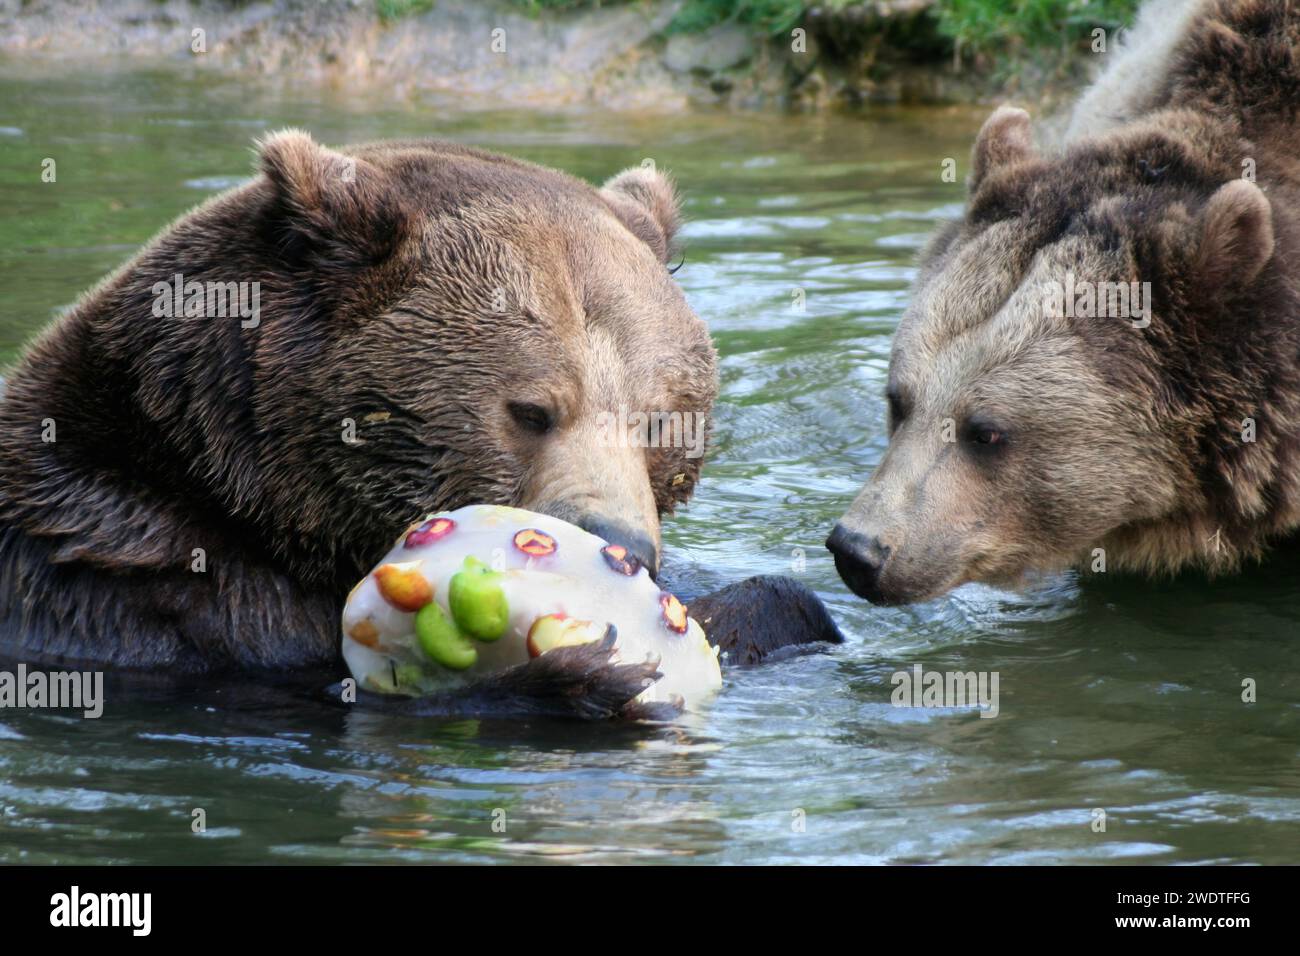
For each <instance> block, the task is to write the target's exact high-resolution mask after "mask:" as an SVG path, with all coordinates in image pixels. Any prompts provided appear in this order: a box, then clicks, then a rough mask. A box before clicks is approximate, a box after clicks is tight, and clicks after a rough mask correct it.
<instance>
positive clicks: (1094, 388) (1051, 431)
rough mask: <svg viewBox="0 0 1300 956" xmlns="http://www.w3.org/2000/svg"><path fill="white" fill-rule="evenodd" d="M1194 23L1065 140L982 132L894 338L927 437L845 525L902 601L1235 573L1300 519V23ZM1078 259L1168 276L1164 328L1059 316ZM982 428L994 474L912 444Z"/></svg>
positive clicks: (1150, 44) (1236, 19) (1135, 50)
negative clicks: (1053, 288)
mask: <svg viewBox="0 0 1300 956" xmlns="http://www.w3.org/2000/svg"><path fill="white" fill-rule="evenodd" d="M1172 6H1178V5H1171V4H1169V3H1164V2H1160V3H1157V4H1156V6H1155V7H1154V8H1152V9H1150V10H1148V11H1146V12H1145V13H1144V14H1143V15H1142V17H1141V18H1140V23H1139V26H1138V28H1137V29H1136V30H1135V31H1134V34H1133V35H1132V37H1131V38H1130V41H1129V46H1128V48H1127V49H1126V50H1125V51H1124V52H1123V53H1121V54H1120V55H1119V56H1118V58H1117V59H1116V60H1115V61H1114V63H1113V65H1112V67H1111V68H1110V70H1109V71H1108V72H1107V73H1105V74H1103V76H1102V77H1101V78H1100V79H1099V80H1098V83H1097V85H1096V86H1095V87H1094V89H1093V90H1092V92H1090V93H1088V94H1086V95H1085V96H1084V97H1083V98H1082V99H1081V100H1080V102H1079V105H1078V107H1077V108H1076V111H1075V115H1074V119H1073V121H1072V123H1071V134H1070V136H1069V137H1068V138H1067V140H1066V141H1065V142H1064V143H1063V144H1062V145H1061V146H1059V147H1058V148H1056V149H1045V150H1042V151H1040V150H1038V149H1035V148H1034V147H1033V145H1032V142H1031V140H1030V136H1029V127H1028V121H1027V118H1026V117H1025V116H1024V114H1023V113H1019V111H1012V110H1000V111H998V112H997V113H995V114H994V116H992V117H990V119H989V121H988V123H986V125H985V128H984V130H983V131H982V132H981V134H980V137H979V139H978V141H977V143H976V146H975V149H974V154H973V158H972V175H971V179H970V182H969V193H970V195H969V202H968V206H967V210H966V214H965V217H964V218H963V219H962V220H961V221H960V222H957V223H953V224H951V225H949V226H947V227H945V228H944V229H942V230H940V232H939V233H938V234H937V235H936V236H935V237H934V238H933V239H932V241H931V242H930V244H929V246H928V248H927V250H926V252H925V254H924V255H923V258H922V261H921V264H920V269H919V275H918V279H917V282H916V284H915V287H914V294H913V300H912V303H911V305H910V306H909V309H908V313H907V314H906V315H905V316H904V319H903V322H902V323H901V325H900V328H899V332H898V334H897V336H896V338H895V343H894V356H893V360H892V362H891V373H890V374H891V388H893V389H898V390H901V392H902V393H903V394H905V395H910V396H911V397H912V404H913V405H914V406H915V415H914V417H915V418H916V419H917V423H916V424H914V425H913V424H912V423H911V420H908V421H905V422H904V423H903V424H902V426H901V430H900V431H899V432H898V433H897V434H896V435H895V436H894V437H892V438H891V442H890V447H889V449H888V450H887V452H886V455H885V458H884V459H883V460H882V463H881V466H880V468H879V469H878V470H877V474H876V477H874V478H873V480H872V483H871V484H870V485H868V487H867V489H865V490H864V492H863V494H862V495H861V496H860V498H859V500H858V501H857V502H855V504H854V506H853V507H852V508H851V509H850V510H849V512H848V514H847V515H846V516H845V519H844V523H845V525H846V526H847V527H849V528H851V529H852V530H855V531H858V532H860V533H862V534H864V535H875V536H877V537H878V538H879V540H880V541H882V542H883V543H884V544H886V545H888V546H890V549H891V557H890V560H889V563H887V564H886V565H885V567H884V569H883V571H882V572H881V576H880V581H881V589H882V591H883V592H884V597H885V599H887V600H916V599H920V598H923V597H926V596H932V595H934V594H937V593H941V592H942V591H943V590H946V589H948V588H950V587H953V586H956V585H958V584H961V583H963V582H964V581H969V580H983V581H989V582H992V583H1000V584H1010V583H1016V582H1018V581H1021V580H1023V576H1024V574H1025V573H1027V572H1032V571H1045V570H1054V569H1059V568H1063V567H1066V566H1070V565H1074V566H1076V567H1080V568H1083V569H1089V568H1090V567H1091V565H1092V562H1093V559H1094V555H1095V553H1096V552H1095V551H1094V549H1097V548H1101V549H1103V551H1104V554H1105V558H1106V570H1108V571H1115V570H1121V571H1123V570H1129V571H1136V572H1140V573H1144V574H1150V575H1162V574H1169V573H1173V572H1175V571H1177V570H1179V569H1182V568H1189V567H1190V568H1199V569H1201V570H1203V571H1206V572H1209V573H1221V572H1228V571H1233V570H1235V569H1237V568H1238V567H1240V566H1241V564H1242V562H1243V561H1246V560H1251V559H1256V558H1258V557H1260V556H1261V555H1263V554H1264V553H1265V551H1266V550H1267V548H1268V546H1269V545H1270V544H1271V543H1273V542H1276V541H1279V540H1281V539H1283V538H1286V537H1289V536H1291V535H1292V534H1293V532H1294V531H1295V530H1296V528H1297V526H1300V272H1297V263H1298V262H1300V160H1298V159H1297V157H1300V123H1297V110H1298V109H1300V8H1296V7H1295V5H1293V4H1292V5H1288V4H1286V3H1285V2H1283V0H1241V2H1193V3H1191V4H1185V5H1181V6H1180V7H1179V10H1176V11H1173V12H1171V7H1172ZM1180 11H1181V12H1180ZM1180 29H1181V31H1182V32H1181V33H1180V32H1177V31H1178V30H1180ZM1171 30H1173V31H1174V32H1175V35H1174V36H1173V37H1172V39H1171V38H1170V36H1169V31H1171ZM1247 159H1250V160H1253V161H1254V163H1255V168H1256V180H1255V185H1256V186H1258V189H1255V188H1254V186H1251V185H1250V184H1248V183H1243V182H1242V173H1243V161H1244V160H1247ZM1067 265H1068V266H1069V267H1070V269H1071V270H1072V271H1076V272H1077V273H1078V274H1079V275H1078V277H1079V278H1082V279H1087V278H1094V279H1106V280H1112V279H1119V280H1132V281H1149V282H1150V283H1151V298H1152V301H1153V303H1154V313H1153V316H1152V321H1151V325H1150V327H1149V328H1146V329H1144V330H1141V331H1138V330H1135V329H1134V328H1132V327H1130V325H1129V324H1128V323H1126V322H1124V321H1122V320H1120V319H1087V320H1080V319H1075V318H1066V317H1064V316H1049V315H1046V314H1044V312H1043V305H1042V301H1043V299H1042V293H1041V291H1038V290H1040V289H1041V287H1040V286H1039V284H1038V283H1039V282H1040V281H1041V280H1044V279H1049V278H1054V279H1058V280H1059V279H1060V278H1061V276H1062V274H1063V273H1064V272H1065V271H1067ZM981 409H992V410H993V413H994V415H995V416H1002V417H1003V419H1004V420H1005V421H1007V422H1009V427H1010V433H1011V436H1012V437H1011V439H1010V442H1009V443H1008V444H1007V445H1006V446H1005V451H1004V452H1002V453H1001V454H1002V457H1001V458H999V459H997V460H996V462H997V463H995V464H994V463H991V464H988V465H980V464H978V463H974V460H973V458H972V456H971V455H970V453H969V452H968V451H966V450H965V449H964V448H963V447H959V445H947V446H943V445H940V444H939V443H938V439H937V437H935V438H926V439H925V440H924V441H922V440H921V439H920V438H919V437H918V436H917V434H916V433H915V432H913V431H909V429H913V428H926V429H928V428H934V429H935V435H937V428H938V424H937V423H938V421H939V420H940V417H941V416H944V415H956V416H957V421H958V422H960V421H961V420H962V419H961V414H962V412H963V410H966V411H971V410H973V411H979V410H981ZM921 418H924V423H922V422H921ZM1247 418H1251V419H1253V420H1254V421H1255V423H1256V427H1257V431H1256V440H1255V441H1253V442H1246V441H1243V440H1242V429H1243V421H1244V420H1245V419H1247ZM1018 426H1023V427H1020V428H1019V429H1018ZM927 434H928V433H927ZM936 454H937V455H938V457H937V458H936V457H935V456H936ZM990 461H993V460H992V459H990ZM918 476H924V477H918Z"/></svg>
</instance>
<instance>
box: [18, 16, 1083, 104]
mask: <svg viewBox="0 0 1300 956" xmlns="http://www.w3.org/2000/svg"><path fill="white" fill-rule="evenodd" d="M679 2H680V0H646V2H641V3H632V4H628V5H619V6H614V7H603V8H599V9H590V10H577V11H567V12H547V13H546V14H545V15H542V16H530V15H527V14H525V13H522V12H520V9H519V7H518V6H515V5H511V4H508V3H506V2H504V0H484V2H463V0H439V2H437V3H435V4H434V5H433V7H432V8H431V9H427V10H421V9H419V8H418V7H417V8H413V9H410V10H409V11H408V12H405V13H402V14H401V15H400V16H389V17H384V16H381V14H380V12H379V9H378V7H377V5H376V4H375V3H374V2H371V0H197V2H194V0H162V2H160V0H111V2H98V0H91V2H71V0H27V2H23V0H0V60H3V61H7V62H9V63H13V62H15V61H23V60H33V59H39V60H44V61H52V62H54V63H57V64H59V65H60V66H61V65H62V64H64V63H67V64H76V65H77V66H78V67H80V68H86V67H93V66H94V64H95V63H96V62H101V63H103V62H112V63H115V64H121V63H122V62H123V61H128V62H134V63H139V64H142V65H152V66H158V67H165V66H167V65H181V64H185V65H189V66H191V67H192V68H194V69H197V70H200V71H208V70H211V71H214V72H216V73H220V74H232V75H236V76H245V77H249V76H252V77H264V78H270V79H274V80H276V81H277V82H286V83H290V84H294V85H306V86H317V87H321V86H325V87H333V88H339V89H373V88H374V87H383V88H386V90H387V95H389V96H391V97H393V98H394V99H402V98H408V97H412V96H416V95H420V94H427V93H436V94H441V95H446V96H452V97H455V98H456V99H458V100H463V101H464V103H465V105H466V106H469V107H474V106H479V107H486V106H494V105H501V104H502V102H508V103H509V104H510V105H512V106H538V107H550V108H554V107H564V106H580V105H592V106H600V107H603V108H608V109H628V110H638V111H643V110H651V111H656V112H659V111H667V112H672V111H680V110H685V109H691V108H699V107H728V108H741V109H797V110H824V109H837V108H845V109H851V108H854V107H856V106H860V105H865V104H873V103H907V104H920V103H973V102H992V101H995V100H1000V99H1004V98H1006V97H1008V96H1012V97H1015V98H1018V99H1022V100H1032V101H1037V102H1051V101H1052V100H1053V99H1054V98H1056V96H1057V94H1058V92H1059V91H1058V89H1057V87H1059V86H1060V85H1061V84H1060V77H1059V76H1058V77H1055V78H1054V80H1052V81H1049V80H1047V79H1046V78H1044V77H1038V76H1034V75H1033V74H1032V71H1028V70H1027V71H1024V72H1023V73H1022V74H1020V75H1017V76H1015V77H1014V78H1012V79H1010V80H1008V79H1007V78H1005V77H1003V78H1001V79H998V78H995V77H993V76H992V75H990V74H989V72H987V71H985V70H981V69H978V68H977V67H975V66H972V65H968V64H967V65H959V63H958V61H957V59H956V58H954V57H953V55H952V49H951V45H950V44H949V43H948V42H947V41H945V40H944V39H943V38H942V37H940V36H939V35H938V33H937V32H936V30H935V28H934V22H933V18H932V17H931V16H929V13H928V10H929V7H930V5H931V2H932V0H876V2H866V3H861V4H857V5H855V6H851V7H846V8H840V9H836V10H831V9H829V8H827V9H820V8H814V9H811V10H810V11H808V13H807V14H806V15H805V17H804V20H803V22H802V23H801V31H798V30H797V31H793V32H792V35H791V36H789V37H786V36H779V37H775V38H773V37H764V36H760V35H755V34H754V33H753V32H752V31H750V30H747V29H746V28H744V27H742V26H739V25H737V24H733V23H728V24H721V25H719V26H717V27H713V28H711V29H709V30H706V31H704V32H702V33H698V34H680V33H670V32H668V31H667V27H668V25H669V24H670V23H671V21H672V19H673V17H674V15H675V14H676V12H677V10H678V7H679ZM1067 85H1073V84H1067Z"/></svg>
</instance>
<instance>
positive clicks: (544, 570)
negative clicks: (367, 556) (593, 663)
mask: <svg viewBox="0 0 1300 956" xmlns="http://www.w3.org/2000/svg"><path fill="white" fill-rule="evenodd" d="M606 638H608V639H612V640H613V641H614V646H615V655H616V659H617V660H619V661H621V662H623V663H637V662H641V661H645V660H657V661H658V662H659V663H658V670H659V672H660V673H661V674H662V677H661V678H660V679H659V680H657V681H655V682H653V683H651V684H650V685H649V686H647V687H646V688H645V690H644V691H643V692H642V693H641V694H640V695H639V696H638V698H637V700H638V701H641V702H644V703H653V702H668V701H675V700H677V699H680V702H682V703H684V704H685V705H686V706H688V707H693V706H696V705H699V704H701V703H704V702H707V700H708V699H709V698H710V697H711V696H712V695H713V693H714V692H716V691H717V690H718V688H719V687H720V686H721V685H722V675H721V672H720V671H719V668H718V656H717V653H716V651H715V649H714V648H713V647H711V646H710V645H709V643H708V641H707V640H706V639H705V636H704V631H703V630H702V629H701V628H700V625H699V624H698V623H696V622H695V621H694V620H692V619H691V618H690V617H689V616H688V615H687V610H686V608H685V607H684V606H683V605H682V603H681V602H680V601H678V600H677V598H676V597H674V596H673V595H672V594H669V593H668V592H667V591H663V590H661V589H660V588H659V586H658V585H656V584H655V582H654V581H653V580H652V579H651V577H650V575H649V573H648V572H647V571H646V569H645V568H644V567H642V566H641V565H640V563H639V562H638V561H637V559H636V558H635V556H633V555H632V554H631V553H630V552H629V551H628V550H627V549H626V548H624V547H622V546H621V545H618V544H610V543H609V542H607V541H605V540H603V539H601V538H598V537H596V536H595V535H593V534H590V533H588V532H586V531H584V530H582V529H581V528H578V527H576V526H575V525H572V524H569V523H568V522H566V521H561V520H559V519H557V518H552V517H550V516H549V515H542V514H537V513H535V512H531V511H524V510H522V509H519V508H507V507H499V506H492V505H471V506H469V507H466V508H460V509H459V510H456V511H448V512H440V513H438V514H432V515H429V516H428V517H426V518H425V519H423V520H422V521H419V522H416V523H415V524H413V525H412V526H411V527H410V528H408V529H407V530H406V532H405V533H403V535H402V536H401V538H400V539H399V540H398V541H397V543H396V544H395V545H394V547H393V549H392V551H390V552H389V553H388V555H386V556H385V557H384V559H383V560H382V561H381V562H380V563H379V565H378V566H377V567H376V568H375V569H374V571H372V572H371V573H370V574H368V575H367V576H366V577H365V578H364V579H363V580H362V581H361V582H360V583H359V584H358V585H357V586H356V587H355V588H353V590H352V593H351V594H350V595H349V596H348V600H347V604H346V606H345V607H344V610H343V657H344V660H345V661H346V662H347V665H348V668H349V669H350V670H351V672H352V675H353V676H354V677H355V678H356V679H357V682H358V684H359V686H361V687H363V688H365V689H367V690H371V691H378V692H381V693H390V694H406V695H423V694H429V693H435V692H438V691H443V690H448V689H451V688H454V687H457V686H460V685H464V684H466V683H469V682H470V681H472V680H473V679H474V678H475V677H477V676H483V675H487V674H492V673H496V672H498V671H501V670H504V669H506V668H509V667H512V666H514V665H518V664H525V663H527V662H528V661H530V660H531V659H533V658H536V657H540V656H541V655H543V654H546V653H549V652H550V651H552V650H554V649H556V648H559V647H566V646H571V645H574V644H584V643H587V642H590V641H598V640H602V639H606Z"/></svg>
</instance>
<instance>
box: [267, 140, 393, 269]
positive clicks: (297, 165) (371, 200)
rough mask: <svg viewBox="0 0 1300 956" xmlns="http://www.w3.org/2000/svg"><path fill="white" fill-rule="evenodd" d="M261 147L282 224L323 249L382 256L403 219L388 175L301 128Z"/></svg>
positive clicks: (391, 245)
mask: <svg viewBox="0 0 1300 956" xmlns="http://www.w3.org/2000/svg"><path fill="white" fill-rule="evenodd" d="M257 145H258V153H259V158H260V165H261V168H262V172H263V173H264V174H265V175H266V178H267V180H268V181H269V182H270V184H271V188H272V190H273V192H274V195H275V198H276V200H277V210H276V213H275V214H276V215H277V216H280V217H282V218H283V220H284V222H283V225H284V226H285V227H286V228H287V229H289V230H291V231H292V232H294V233H296V234H298V235H299V236H301V237H302V238H303V239H306V240H307V241H308V242H309V243H310V244H312V245H313V246H315V247H317V248H318V249H321V250H328V251H331V252H333V253H335V254H340V255H346V254H348V253H360V254H361V255H363V256H366V257H376V258H377V257H382V256H383V255H385V254H386V253H387V252H388V251H390V250H391V249H392V248H393V247H394V245H395V244H396V242H397V241H398V239H399V237H400V235H401V233H402V232H403V231H404V230H403V223H404V222H405V216H404V214H403V212H402V207H401V203H400V201H399V197H398V195H397V192H396V190H394V189H393V188H392V186H391V184H390V183H389V182H388V178H387V176H385V174H384V171H383V170H382V169H380V168H379V167H378V166H376V165H374V164H373V163H371V162H368V161H366V160H364V159H361V158H360V157H357V156H348V155H346V154H344V153H340V152H338V151H337V150H333V149H329V148H328V147H325V146H322V145H320V144H319V143H317V142H316V141H315V140H314V139H312V138H311V136H310V135H309V134H308V133H305V132H303V131H302V130H296V129H286V130H282V131H280V132H278V133H273V134H271V135H270V136H268V137H267V138H266V139H264V140H262V141H261V142H260V143H258V144H257Z"/></svg>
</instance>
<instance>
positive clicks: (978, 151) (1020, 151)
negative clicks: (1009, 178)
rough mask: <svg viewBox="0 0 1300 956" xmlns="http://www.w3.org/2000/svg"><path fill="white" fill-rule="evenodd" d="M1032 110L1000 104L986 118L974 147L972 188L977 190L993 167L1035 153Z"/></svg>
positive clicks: (1016, 161) (1022, 158) (1023, 159)
mask: <svg viewBox="0 0 1300 956" xmlns="http://www.w3.org/2000/svg"><path fill="white" fill-rule="evenodd" d="M1034 155H1035V153H1034V140H1033V135H1032V133H1031V131H1030V126H1029V114H1028V113H1026V112H1025V111H1024V110H1021V109H1016V108H1015V107H1013V106H999V107H998V108H997V109H996V110H994V111H993V115H992V116H990V117H989V118H988V119H986V120H985V121H984V125H983V126H981V127H980V131H979V135H977V136H976V137H975V148H974V149H973V150H972V151H971V177H970V189H971V192H974V191H975V189H976V188H977V187H978V186H979V184H980V182H981V181H983V179H984V177H985V176H987V175H988V174H989V173H990V172H991V171H992V170H994V169H997V168H998V167H1000V166H1006V165H1010V164H1011V163H1020V162H1024V161H1025V160H1027V159H1032V158H1033V157H1034Z"/></svg>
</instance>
